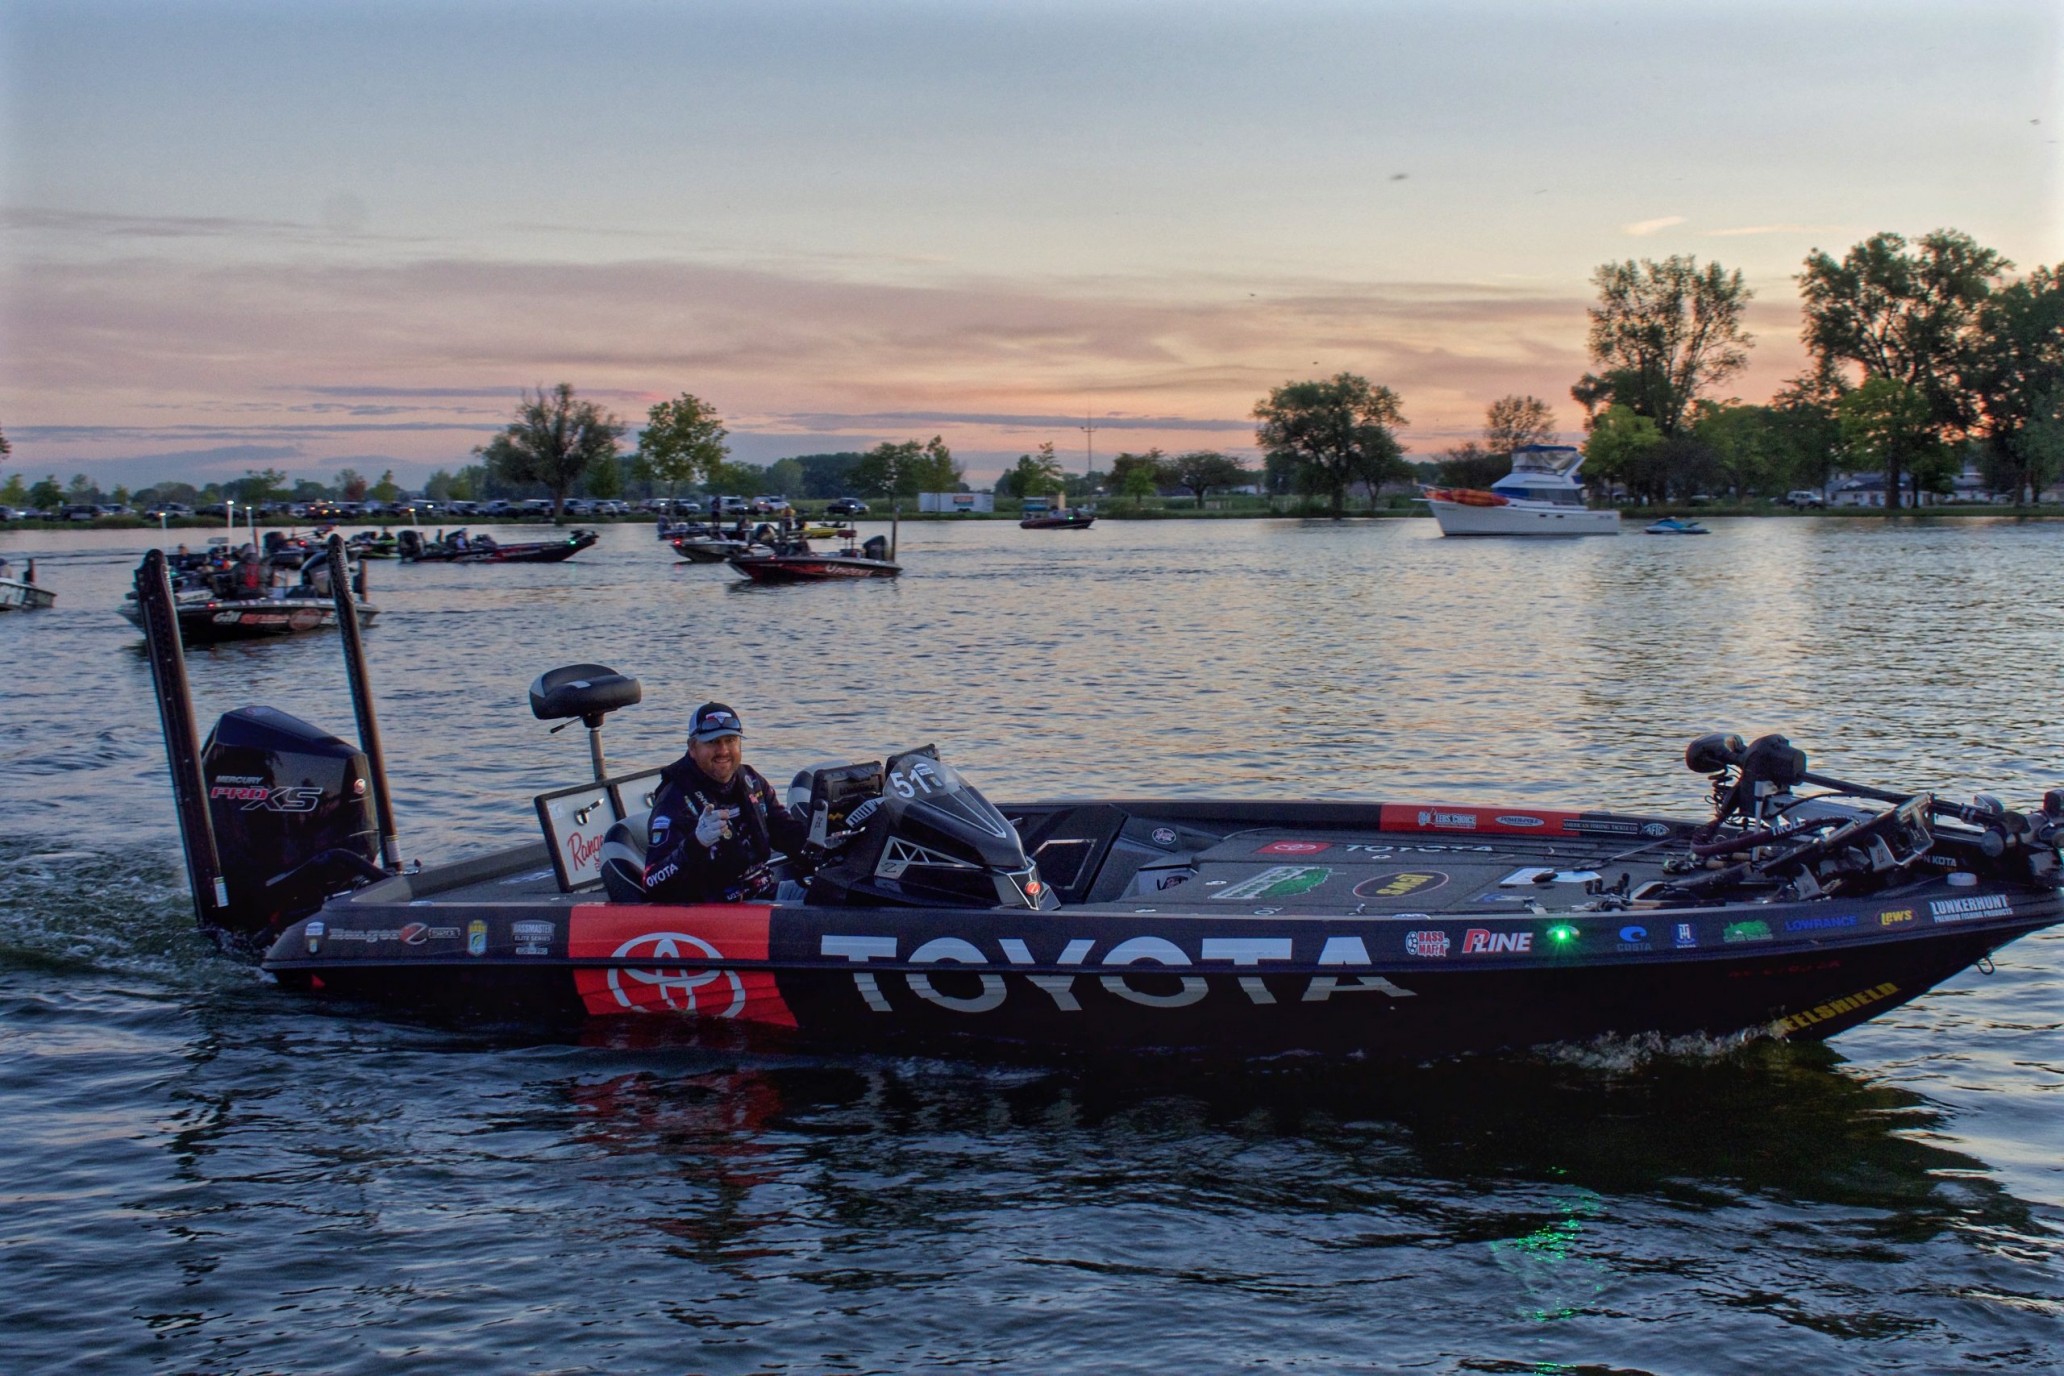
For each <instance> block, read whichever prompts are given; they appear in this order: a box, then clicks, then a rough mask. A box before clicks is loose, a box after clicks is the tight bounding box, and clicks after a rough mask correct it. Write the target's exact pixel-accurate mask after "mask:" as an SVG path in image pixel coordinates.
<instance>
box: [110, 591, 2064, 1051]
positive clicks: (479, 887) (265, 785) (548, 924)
mask: <svg viewBox="0 0 2064 1376" xmlns="http://www.w3.org/2000/svg"><path fill="white" fill-rule="evenodd" d="M339 557H341V554H340V556H339ZM156 558H157V556H155V555H154V556H151V557H150V559H147V560H146V564H145V567H144V569H143V570H142V571H140V573H139V576H138V582H139V586H140V587H142V588H143V590H144V592H145V601H146V602H147V603H152V602H153V600H154V599H153V594H152V593H151V591H150V589H149V587H147V586H144V585H148V584H151V583H152V582H153V580H154V579H155V580H158V581H162V573H154V572H153V567H152V560H155V559H156ZM347 597H348V593H340V594H339V600H340V601H343V600H345V599H346V598H347ZM156 615H157V622H154V623H153V624H157V623H158V622H164V620H165V614H164V610H163V609H162V608H160V609H159V611H158V612H157V613H156ZM345 642H346V643H345V648H346V656H347V664H348V665H349V666H350V681H351V685H352V691H353V703H354V707H355V708H356V714H357V716H358V720H359V728H360V739H361V742H362V743H363V746H364V748H363V749H361V748H359V747H356V746H353V745H351V744H348V743H346V742H345V741H343V740H341V739H339V738H337V737H335V736H332V735H330V734H328V733H327V732H325V731H322V730H321V729H319V728H317V727H314V726H311V725H309V724H307V723H305V722H302V721H300V720H297V719H296V718H293V717H290V716H288V715H286V714H285V713H283V712H278V711H275V710H273V709H271V708H266V707H251V708H244V709H240V710H238V711H234V712H230V713H228V714H226V715H225V716H223V717H222V718H221V720H220V721H219V722H218V723H217V724H216V726H215V729H214V731H213V733H212V734H211V735H210V737H209V738H208V740H207V742H206V743H205V745H203V744H201V743H200V741H199V739H198V735H197V731H196V728H195V725H194V722H193V714H192V706H191V702H190V699H189V698H188V696H187V694H186V688H185V673H184V665H183V661H182V660H181V658H180V655H179V653H178V643H177V640H176V638H174V637H169V636H167V635H165V634H163V633H153V635H152V637H151V659H152V666H153V670H154V674H155V678H156V682H157V684H158V691H159V699H160V701H159V705H160V709H161V714H162V719H163V721H164V724H165V729H166V741H167V751H168V755H169V757H170V760H171V763H172V775H173V784H174V794H175V797H176V799H177V801H178V806H179V812H180V818H181V827H182V833H183V835H184V837H185V842H186V849H187V864H188V870H189V874H190V876H191V881H192V885H193V893H194V899H195V908H196V912H197V913H198V915H199V918H200V921H201V924H202V926H203V927H204V928H206V929H207V930H209V931H210V932H211V933H213V934H215V935H216V936H217V938H218V939H219V940H220V941H222V942H223V943H224V944H225V945H227V946H231V947H235V948H239V949H245V950H249V951H252V952H255V953H256V954H257V956H258V958H259V959H260V961H261V963H262V965H263V968H264V969H266V970H267V971H269V972H271V973H272V974H273V975H274V976H275V977H276V978H277V979H278V980H279V981H280V982H281V983H282V984H284V985H287V986H289V987H292V988H295V989H302V990H307V991H310V992H312V993H316V994H322V995H338V996H346V997H350V998H354V999H364V1000H373V1001H381V1002H393V1003H399V1004H403V1005H410V1006H418V1007H432V1008H437V1009H442V1010H446V1011H451V1012H458V1013H462V1014H468V1015H483V1016H487V1017H492V1018H496V1019H509V1018H518V1017H544V1018H561V1017H565V1018H580V1017H582V1016H594V1017H614V1016H619V1015H621V1016H636V1017H651V1016H664V1017H670V1018H680V1019H700V1020H703V1021H702V1023H701V1027H702V1028H703V1029H705V1030H710V1031H726V1030H728V1031H734V1032H735V1031H738V1030H740V1029H744V1028H752V1029H756V1031H757V1033H759V1034H767V1035H780V1036H789V1037H799V1038H802V1039H804V1040H805V1041H807V1042H810V1043H814V1044H822V1045H829V1046H834V1047H840V1048H861V1047H890V1046H897V1045H902V1044H907V1043H915V1044H936V1043H938V1042H940V1041H942V1040H943V1041H945V1042H947V1043H949V1044H953V1045H960V1046H968V1045H976V1044H986V1045H992V1046H996V1047H999V1048H1000V1047H1005V1046H1010V1047H1019V1048H1026V1047H1029V1048H1035V1049H1049V1050H1052V1049H1075V1050H1086V1051H1101V1050H1109V1049H1115V1048H1152V1049H1164V1050H1183V1051H1202V1052H1207V1053H1214V1054H1229V1055H1235V1056H1252V1055H1271V1054H1282V1053H1290V1052H1313V1053H1320V1054H1325V1055H1336V1056H1337V1055H1356V1056H1362V1055H1366V1056H1375V1057H1413V1058H1418V1057H1427V1056H1445V1055H1453V1054H1461V1053H1467V1052H1478V1051H1495V1050H1499V1049H1504V1048H1526V1047H1531V1046H1534V1045H1538V1044H1541V1043H1548V1042H1567V1041H1582V1040H1587V1039H1591V1038H1595V1037H1600V1036H1605V1035H1608V1034H1620V1035H1628V1036H1631V1035H1637V1034H1648V1033H1658V1034H1665V1035H1673V1036H1674V1035H1688V1034H1694V1033H1704V1034H1708V1035H1710V1036H1714V1037H1722V1038H1725V1037H1736V1036H1772V1037H1791V1038H1801V1039H1819V1038H1825V1037H1829V1036H1832V1035H1834V1034H1836V1033H1838V1032H1841V1031H1843V1030H1844V1029H1846V1028H1849V1027H1852V1026H1854V1025H1856V1024H1857V1023H1859V1022H1862V1021H1863V1020H1865V1019H1867V1018H1871V1017H1874V1016H1877V1015H1878V1014H1881V1013H1884V1012H1886V1011H1888V1010H1890V1009H1893V1008H1896V1007H1898V1006H1899V1005H1901V1004H1903V1003H1905V1002H1907V1001H1908V1000H1910V999H1913V998H1915V997H1917V996H1919V995H1921V994H1924V993H1925V992H1927V991H1928V990H1929V989H1931V988H1933V987H1934V986H1935V985H1937V984H1939V983H1941V982H1942V981H1943V980H1945V979H1948V978H1949V977H1951V976H1952V975H1955V974H1956V973H1958V972H1959V971H1961V970H1964V969H1966V968H1968V967H1970V966H1972V965H1974V964H1981V963H1983V962H1984V961H1986V960H1987V958H1988V957H1990V956H1991V955H1992V954H1993V953H1994V952H1996V951H1998V950H1999V949H2000V948H2001V947H2002V946H2005V945H2006V944H2007V943H2009V942H2011V941H2013V940H2015V939H2016V938H2018V937H2021V936H2025V935H2027V934H2029V933H2031V932H2035V931H2038V930H2041V929H2043V928H2045V927H2049V926H2052V925H2054V924H2056V923H2058V922H2060V921H2064V898H2060V894H2059V890H2058V887H2057V886H2058V882H2059V874H2060V859H2059V854H2058V849H2057V847H2058V844H2059V842H2060V840H2064V789H2059V790H2053V791H2052V792H2050V793H2049V794H2048V795H2047V796H2046V797H2045V798H2044V800H2043V803H2042V806H2041V807H2040V809H2035V810H2028V811H2015V810H2012V809H2009V808H2007V807H2005V806H2003V805H2002V804H2000V803H1999V802H1997V801H1996V800H1994V799H1991V798H1988V797H1980V798H1978V799H1975V800H1974V801H1972V802H1970V803H1950V802H1947V801H1944V800H1941V799H1938V798H1936V797H1934V796H1932V795H1931V794H1928V793H1925V792H1909V791H1904V790H1884V789H1878V788H1872V787H1867V786H1863V785H1857V784H1848V783H1843V782H1841V781H1839V780H1836V779H1832V778H1828V777H1826V776H1823V775H1820V774H1817V773H1814V772H1812V771H1810V770H1809V769H1808V768H1807V762H1806V758H1805V756H1804V755H1803V754H1802V753H1801V752H1800V751H1798V750H1797V749H1795V748H1793V747H1792V746H1790V745H1789V743H1787V742H1786V741H1785V740H1784V739H1783V738H1782V737H1777V736H1766V737H1764V738H1762V739H1760V740H1757V741H1756V742H1754V743H1753V744H1746V745H1745V744H1744V743H1743V742H1742V741H1741V740H1740V738H1738V737H1734V736H1725V735H1712V736H1706V737H1702V738H1700V739H1699V740H1697V741H1694V742H1693V743H1692V745H1691V747H1690V748H1689V750H1688V751H1687V752H1686V763H1687V764H1688V765H1689V766H1690V767H1691V768H1692V769H1693V770H1695V771H1697V772H1698V773H1700V774H1701V775H1706V776H1710V778H1711V781H1712V782H1711V793H1712V799H1713V809H1712V814H1711V816H1709V817H1705V818H1669V817H1655V816H1648V815H1643V814H1638V813H1626V812H1618V811H1612V810H1598V811H1565V810H1558V809H1548V808H1541V807H1538V806H1535V805H1533V804H1516V805H1513V806H1510V807H1485V806H1477V805H1467V806H1463V805H1452V806H1451V805H1440V804H1420V803H1403V804H1398V803H1378V802H1364V803H1354V802H1302V801H1291V802H1281V801H1279V802H1268V801H1209V800H1197V799H1159V800H1134V799H1093V800H1060V801H1047V802H1038V803H1025V804H1010V805H1005V806H1001V807H998V806H995V805H992V804H991V803H990V802H989V801H988V800H987V799H986V798H985V797H983V795H982V794H981V793H980V792H979V791H977V790H976V789H975V788H974V787H973V785H971V784H970V783H969V782H968V781H967V780H966V779H964V778H962V777H961V775H960V774H959V773H958V772H957V771H956V770H955V769H953V767H952V766H951V765H949V764H948V763H947V762H946V761H945V760H944V759H943V758H941V756H940V754H939V752H938V751H937V750H935V749H933V748H930V747H925V748H920V749H914V750H903V751H899V752H896V753H893V754H889V755H887V756H886V757H885V758H883V759H881V760H879V761H874V760H869V761H862V762H859V763H835V764H823V765H817V766H813V767H811V768H808V769H805V770H803V771H801V772H799V773H798V774H797V775H796V777H795V781H794V783H793V784H792V785H791V789H790V793H789V805H790V806H791V807H792V808H793V809H795V810H796V811H797V812H798V814H799V816H800V817H801V818H803V819H806V822H807V828H808V836H809V841H808V844H807V845H805V846H804V847H803V851H804V853H803V854H800V855H796V856H792V857H789V858H788V860H787V863H786V867H785V873H786V880H785V882H784V883H783V885H782V888H781V890H780V893H779V895H778V896H777V898H776V899H775V901H773V902H765V903H732V904H721V903H720V904H700V905H668V904H652V903H646V902H642V901H640V899H641V897H642V890H641V888H640V879H639V876H640V875H641V873H642V865H643V847H644V830H645V820H646V809H647V808H648V807H649V805H650V798H651V794H652V790H653V789H654V788H655V787H656V780H657V774H656V772H655V771H646V772H643V773H632V774H624V775H618V776H614V777H612V776H609V775H608V772H607V769H606V766H605V763H604V760H603V754H602V748H601V734H600V732H601V725H602V722H603V719H604V718H605V717H606V716H607V715H608V713H610V712H612V711H616V710H618V709H621V708H624V707H627V706H629V705H631V704H634V703H636V702H637V701H638V700H639V696H640V689H639V686H638V683H637V681H636V680H635V679H632V678H629V677H625V676H623V675H619V674H616V673H614V672H612V671H611V670H609V669H607V668H605V667H603V666H601V665H594V664H580V665H569V666H567V667H565V668H563V669H558V670H554V671H552V672H550V673H547V674H544V675H542V676H540V677H539V678H538V680H537V681H536V682H535V683H534V684H532V686H531V690H530V706H531V710H532V713H533V715H535V716H536V717H537V718H538V719H540V720H543V721H556V722H561V723H563V724H570V723H571V722H572V721H574V720H579V721H581V722H583V723H584V724H585V725H586V726H587V727H588V730H589V744H590V759H591V766H592V773H593V775H594V777H593V778H591V779H589V780H586V781H584V782H581V783H578V784H575V785H572V786H570V787H567V788H563V789H557V790H554V791H552V792H548V793H545V794H541V795H539V796H538V797H537V798H535V799H534V800H533V807H534V810H535V812H536V815H537V817H538V820H539V825H540V829H541V831H542V837H541V839H539V840H535V841H532V842H530V843H529V844H526V845H518V846H514V847H511V848H510V849H507V850H504V851H501V852H498V853H494V854H488V855H481V856H475V857H471V858H467V859H462V860H459V861H456V862H453V863H449V864H443V865H437V866H433V867H424V868H415V869H411V870H408V871H406V872H404V871H403V870H402V867H401V864H400V858H399V857H400V847H399V845H398V843H397V841H396V839H395V835H394V824H393V813H392V809H391V807H390V806H389V804H388V802H387V798H388V793H387V789H386V785H385V770H384V765H383V764H382V762H381V761H382V754H381V749H380V744H379V734H378V728H377V724H376V721H375V717H374V713H373V705H372V699H371V695H370V692H369V690H368V689H367V687H366V672H365V666H364V661H363V647H362V645H360V643H359V642H358V640H357V638H356V636H355V635H351V636H346V637H345Z"/></svg>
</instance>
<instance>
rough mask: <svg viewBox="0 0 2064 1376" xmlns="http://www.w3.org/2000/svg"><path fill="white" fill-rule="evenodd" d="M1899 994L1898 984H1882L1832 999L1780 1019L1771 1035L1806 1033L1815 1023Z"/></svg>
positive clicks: (1773, 1027) (1774, 1023) (1786, 1035)
mask: <svg viewBox="0 0 2064 1376" xmlns="http://www.w3.org/2000/svg"><path fill="white" fill-rule="evenodd" d="M1898 992H1899V986H1898V985H1896V984H1880V985H1875V986H1873V987H1872V988H1869V989H1865V990H1864V991H1862V992H1861V993H1857V994H1848V995H1845V996H1844V997H1842V998H1839V999H1830V1000H1828V1001H1827V1002H1826V1003H1823V1004H1820V1005H1818V1006H1816V1007H1813V1008H1808V1009H1806V1010H1805V1011H1804V1012H1799V1013H1792V1014H1789V1015H1787V1016H1785V1017H1782V1018H1779V1019H1778V1020H1777V1021H1776V1022H1773V1023H1772V1024H1770V1034H1771V1035H1772V1036H1774V1037H1788V1036H1790V1035H1791V1034H1792V1033H1794V1032H1801V1031H1804V1030H1805V1029H1806V1028H1809V1027H1811V1026H1813V1025H1814V1024H1815V1023H1822V1022H1826V1021H1828V1020H1829V1019H1830V1018H1839V1017H1841V1016H1842V1015H1843V1014H1844V1013H1853V1012H1855V1011H1856V1010H1857V1009H1859V1008H1865V1007H1868V1006H1869V1005H1871V1004H1873V1003H1883V1002H1884V1001H1885V1000H1886V999H1889V998H1891V997H1892V996H1893V995H1894V994H1896V993H1898Z"/></svg>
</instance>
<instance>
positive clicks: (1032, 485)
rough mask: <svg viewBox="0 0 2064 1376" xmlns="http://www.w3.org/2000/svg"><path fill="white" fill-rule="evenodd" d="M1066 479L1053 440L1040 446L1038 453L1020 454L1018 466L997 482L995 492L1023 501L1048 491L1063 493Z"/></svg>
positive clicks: (1013, 467)
mask: <svg viewBox="0 0 2064 1376" xmlns="http://www.w3.org/2000/svg"><path fill="white" fill-rule="evenodd" d="M1066 482H1067V478H1066V476H1065V475H1064V474H1063V473H1062V472H1061V462H1060V460H1059V459H1057V458H1055V457H1054V447H1053V441H1051V440H1048V441H1047V442H1046V443H1044V444H1042V445H1040V446H1039V452H1038V454H1036V455H1033V454H1020V455H1018V461H1017V463H1016V464H1015V465H1014V466H1012V468H1011V469H1010V470H1009V471H1008V472H1006V473H1005V474H1004V475H1003V476H1002V477H1000V478H998V479H997V480H996V490H997V491H998V492H999V493H1001V494H1003V495H1004V496H1007V497H1016V498H1018V499H1020V500H1023V499H1024V498H1026V497H1036V496H1039V495H1040V494H1042V493H1046V492H1063V491H1065V490H1066V488H1065V486H1064V484H1065V483H1066Z"/></svg>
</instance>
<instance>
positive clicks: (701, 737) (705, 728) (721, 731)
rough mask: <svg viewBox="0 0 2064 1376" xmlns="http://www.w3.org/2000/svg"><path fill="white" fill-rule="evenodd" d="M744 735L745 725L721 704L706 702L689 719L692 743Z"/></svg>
mask: <svg viewBox="0 0 2064 1376" xmlns="http://www.w3.org/2000/svg"><path fill="white" fill-rule="evenodd" d="M744 734H745V723H743V722H741V721H739V720H738V714H737V713H736V712H734V711H732V710H731V709H730V708H728V707H726V706H725V705H724V704H723V703H721V702H705V703H704V704H703V705H702V706H700V707H698V708H696V709H695V715H694V716H692V717H690V718H689V719H688V739H689V740H691V741H713V740H717V739H719V738H720V737H723V736H743V735H744Z"/></svg>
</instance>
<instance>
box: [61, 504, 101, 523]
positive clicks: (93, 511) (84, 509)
mask: <svg viewBox="0 0 2064 1376" xmlns="http://www.w3.org/2000/svg"><path fill="white" fill-rule="evenodd" d="M100 517H101V510H100V508H99V507H97V506H95V505H93V504H92V503H91V502H76V503H74V504H72V505H71V506H68V507H64V508H62V509H60V510H59V511H58V513H57V519H58V520H60V521H97V520H99V519H100Z"/></svg>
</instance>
